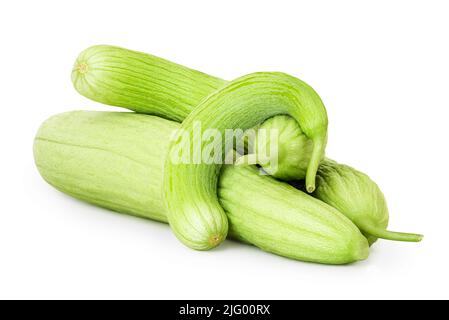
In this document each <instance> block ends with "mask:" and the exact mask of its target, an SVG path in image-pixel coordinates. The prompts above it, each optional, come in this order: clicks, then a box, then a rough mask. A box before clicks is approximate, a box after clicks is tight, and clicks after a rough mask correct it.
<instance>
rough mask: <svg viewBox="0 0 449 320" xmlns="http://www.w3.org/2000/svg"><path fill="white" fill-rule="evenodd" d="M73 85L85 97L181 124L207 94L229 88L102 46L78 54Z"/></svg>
mask: <svg viewBox="0 0 449 320" xmlns="http://www.w3.org/2000/svg"><path fill="white" fill-rule="evenodd" d="M72 82H73V85H74V87H75V89H76V90H77V91H78V92H79V93H80V94H82V95H83V96H85V97H87V98H89V99H92V100H94V101H97V102H101V103H104V104H108V105H112V106H117V107H124V108H127V109H130V110H134V111H136V112H140V113H147V114H154V115H158V116H161V117H164V118H167V119H171V120H176V121H182V120H184V118H185V117H187V115H188V114H189V113H190V112H191V111H192V110H193V108H194V107H195V106H196V105H197V104H198V103H199V102H200V101H201V100H203V99H204V98H205V97H206V96H207V95H209V94H210V93H212V92H214V91H215V90H217V89H219V88H220V87H222V86H224V85H225V84H226V81H225V80H221V79H218V78H215V77H212V76H209V75H207V74H204V73H201V72H199V71H196V70H192V69H189V68H186V67H183V66H181V65H179V64H176V63H173V62H170V61H167V60H164V59H161V58H158V57H155V56H153V55H150V54H146V53H141V52H137V51H131V50H126V49H123V48H119V47H114V46H107V45H100V46H93V47H90V48H87V49H86V50H84V51H83V52H81V53H80V55H79V56H78V58H77V59H76V62H75V65H74V66H73V69H72Z"/></svg>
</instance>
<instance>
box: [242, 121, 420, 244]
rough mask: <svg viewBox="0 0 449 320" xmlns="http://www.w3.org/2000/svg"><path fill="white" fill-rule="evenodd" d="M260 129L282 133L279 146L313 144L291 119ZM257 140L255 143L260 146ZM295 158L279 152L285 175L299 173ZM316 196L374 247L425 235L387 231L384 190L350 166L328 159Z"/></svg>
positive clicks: (323, 164)
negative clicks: (341, 215)
mask: <svg viewBox="0 0 449 320" xmlns="http://www.w3.org/2000/svg"><path fill="white" fill-rule="evenodd" d="M259 128H261V129H265V130H267V131H270V130H277V131H278V132H279V145H280V146H283V147H284V148H289V147H290V148H291V146H295V144H296V143H297V142H298V141H301V139H299V138H298V137H301V138H302V139H303V142H302V144H303V145H304V146H306V145H308V143H312V141H310V139H309V138H307V137H305V136H304V134H303V132H302V130H301V128H300V127H299V126H298V124H297V122H296V121H295V120H294V119H292V118H291V117H288V116H276V117H273V118H271V119H268V120H267V121H265V122H264V123H262V124H261V125H260V126H259ZM266 137H268V138H269V137H270V135H269V134H268V135H264V136H262V143H261V145H262V146H266V145H268V144H269V143H270V140H269V139H266ZM257 140H258V139H256V141H255V143H256V144H259V143H258V142H259V141H257ZM257 153H258V152H256V154H257ZM263 153H265V151H264V152H263ZM306 154H307V153H306ZM294 155H295V153H294V152H288V150H287V151H285V150H282V149H281V150H279V156H280V157H281V156H282V157H283V158H282V159H283V161H284V166H283V168H284V169H287V171H286V172H285V173H283V174H284V175H287V174H288V173H289V172H292V171H294V170H297V167H295V166H294V165H293V164H294V163H297V162H298V158H294ZM248 157H249V155H247V156H245V157H241V158H239V159H238V163H239V164H240V165H245V164H246V159H247V158H248ZM306 161H307V159H306ZM288 164H291V165H290V166H289V165H288ZM296 185H298V186H299V187H301V188H302V187H303V185H302V183H296ZM312 195H313V196H314V197H316V198H318V199H320V200H321V201H324V202H326V203H327V204H329V205H331V206H333V207H334V208H336V209H338V210H339V211H340V212H341V213H343V214H344V215H345V216H347V217H348V218H349V219H351V220H352V222H354V223H355V224H356V225H357V226H358V227H359V229H361V230H362V232H363V234H365V236H366V237H367V238H368V240H369V242H370V243H371V244H372V243H374V242H375V241H376V240H377V238H382V239H387V240H396V241H410V242H417V241H420V240H421V239H422V236H421V235H417V234H410V233H399V232H391V231H387V230H386V228H387V226H388V219H389V214H388V208H387V203H386V201H385V198H384V195H383V193H382V191H381V190H380V189H379V187H378V186H377V184H376V183H375V182H374V181H373V180H371V179H370V178H369V177H368V176H367V175H366V174H364V173H362V172H360V171H358V170H355V169H353V168H351V167H349V166H347V165H343V164H338V163H336V162H335V161H333V160H330V159H324V160H323V161H322V162H321V164H320V167H319V169H318V173H317V188H316V190H315V192H314V193H313V194H312Z"/></svg>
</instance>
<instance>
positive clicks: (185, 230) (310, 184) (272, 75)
mask: <svg viewBox="0 0 449 320" xmlns="http://www.w3.org/2000/svg"><path fill="white" fill-rule="evenodd" d="M278 114H288V115H290V116H292V118H293V119H295V120H296V121H297V122H298V123H299V124H300V126H301V129H302V131H303V132H304V134H305V135H306V136H307V137H308V138H309V139H311V140H312V143H313V149H312V153H311V157H310V161H309V163H308V167H307V173H306V188H307V191H308V192H312V191H314V189H315V175H316V171H317V169H318V166H319V163H320V161H321V159H322V158H323V155H324V150H325V146H326V137H327V114H326V109H325V108H324V105H323V103H322V102H321V99H320V97H319V96H318V95H317V94H316V92H315V91H314V90H313V89H312V88H311V87H310V86H308V85H307V84H306V83H304V82H302V81H301V80H299V79H297V78H294V77H291V76H289V75H287V74H284V73H277V72H259V73H254V74H249V75H246V76H244V77H241V78H238V79H236V80H234V81H232V82H230V83H229V84H227V85H226V86H224V87H223V88H221V89H219V90H217V91H215V92H214V93H212V94H211V95H209V96H208V97H207V98H206V99H205V100H203V101H202V102H201V103H200V104H199V105H198V106H197V107H196V108H195V109H194V110H193V111H192V112H191V113H190V114H189V115H188V116H187V118H186V119H185V120H184V121H183V122H182V124H181V127H180V130H179V134H178V136H177V137H175V138H174V139H173V141H172V144H171V148H170V151H169V154H170V155H169V156H168V157H167V161H166V164H165V180H164V181H165V183H164V198H165V202H166V205H167V208H168V218H169V222H170V226H171V227H172V229H173V231H174V233H175V234H176V236H177V237H178V238H179V239H180V240H181V241H182V242H183V243H184V244H185V245H187V246H189V247H190V248H193V249H198V250H207V249H210V248H213V247H215V246H217V245H218V244H219V243H220V242H221V241H223V240H224V239H225V238H226V235H227V219H226V215H225V213H224V211H223V208H222V207H221V205H220V203H219V202H218V198H217V181H218V176H219V169H220V166H221V164H220V160H223V159H224V155H226V154H227V153H228V152H229V151H230V150H231V148H232V145H229V144H226V143H224V142H223V141H222V139H213V140H212V141H209V140H206V141H205V140H201V141H198V140H199V139H198V138H197V137H196V136H198V134H199V137H202V136H203V134H205V132H206V131H207V130H209V129H213V130H215V131H216V132H217V133H218V134H219V136H220V137H225V135H226V134H225V130H228V129H241V130H246V129H249V128H251V127H254V126H255V125H257V124H259V123H261V122H263V121H264V120H266V119H268V118H270V117H272V116H274V115H278ZM198 125H199V126H200V128H199V130H198ZM196 131H198V132H199V133H197V132H196ZM181 135H182V136H184V137H186V136H187V137H188V140H187V147H188V152H189V154H190V157H189V158H190V159H192V158H194V157H195V154H194V153H195V152H197V150H196V146H195V145H196V144H199V143H200V144H201V150H205V149H207V148H208V147H210V146H211V145H212V146H214V147H212V149H216V148H215V146H218V147H219V148H221V153H220V154H216V157H217V158H218V161H214V163H211V164H209V163H204V162H203V161H201V162H200V163H193V161H192V160H191V161H188V162H187V163H178V162H174V161H173V160H172V159H173V158H175V154H174V153H176V154H177V153H179V140H180V139H179V137H180V136H181ZM231 142H232V141H231Z"/></svg>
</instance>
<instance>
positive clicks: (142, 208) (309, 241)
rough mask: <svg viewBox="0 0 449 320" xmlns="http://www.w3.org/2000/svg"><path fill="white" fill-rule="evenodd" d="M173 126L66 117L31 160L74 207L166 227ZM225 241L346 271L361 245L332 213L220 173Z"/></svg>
mask: <svg viewBox="0 0 449 320" xmlns="http://www.w3.org/2000/svg"><path fill="white" fill-rule="evenodd" d="M178 128H179V124H177V123H175V122H171V121H168V120H164V119H161V118H158V117H154V116H146V115H140V114H134V113H118V112H117V113H112V112H86V111H78V112H69V113H63V114H59V115H57V116H54V117H52V118H50V119H49V120H47V121H46V122H45V123H44V124H43V125H42V126H41V128H40V129H39V131H38V133H37V136H36V139H35V144H34V155H35V161H36V165H37V167H38V169H39V171H40V173H41V175H42V177H43V178H44V179H45V180H46V181H47V182H48V183H50V184H51V185H53V186H54V187H56V188H57V189H59V190H61V191H62V192H64V193H67V194H69V195H71V196H74V197H76V198H78V199H81V200H84V201H87V202H90V203H93V204H96V205H98V206H102V207H105V208H109V209H111V210H114V211H118V212H123V213H128V214H132V215H136V216H140V217H144V218H149V219H154V220H158V221H162V222H167V209H166V208H165V206H164V204H163V200H162V184H163V167H164V162H165V156H166V154H167V151H168V148H169V138H170V136H171V135H172V134H173V133H174V132H175V130H177V129H178ZM218 195H219V200H220V203H221V205H222V206H223V208H224V209H225V211H226V214H227V215H228V217H229V226H230V234H231V235H232V236H233V237H234V238H236V239H239V240H242V241H245V242H249V243H252V244H253V245H255V246H258V247H260V248H262V249H263V250H265V251H268V252H272V253H275V254H278V255H281V256H285V257H289V258H292V259H298V260H303V261H311V262H319V263H328V264H346V263H351V262H354V261H358V260H363V259H365V258H366V257H367V256H368V251H369V250H368V243H367V241H366V239H365V238H364V237H363V236H362V234H361V233H360V231H359V230H358V229H357V228H356V226H355V225H354V224H353V223H352V222H351V221H350V220H349V219H347V218H346V217H344V216H343V215H342V214H341V213H339V212H338V211H337V210H336V209H334V208H332V207H331V206H329V205H327V204H325V203H323V202H321V201H319V200H317V199H314V198H313V197H311V196H309V195H307V194H305V193H303V192H301V191H299V190H296V189H295V188H293V187H292V186H290V185H288V184H286V183H282V182H279V181H277V180H275V179H273V178H272V177H269V176H261V175H259V173H258V171H257V168H255V167H254V166H251V167H235V166H224V167H223V168H222V174H221V176H220V179H219V183H218Z"/></svg>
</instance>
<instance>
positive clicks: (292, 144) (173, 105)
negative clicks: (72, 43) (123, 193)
mask: <svg viewBox="0 0 449 320" xmlns="http://www.w3.org/2000/svg"><path fill="white" fill-rule="evenodd" d="M72 82H73V85H74V87H75V88H76V90H77V91H78V92H79V93H80V94H82V95H83V96H85V97H87V98H90V99H92V100H95V101H98V102H101V103H105V104H108V105H113V106H119V107H124V108H128V109H131V110H134V111H137V112H139V113H146V114H153V115H158V116H162V117H164V118H168V119H172V120H176V121H182V120H184V119H185V118H186V117H187V115H188V114H189V113H190V112H191V111H192V110H193V109H194V108H195V107H196V106H197V105H198V104H199V103H200V102H201V101H202V100H203V99H205V98H206V97H207V96H208V95H210V94H212V93H213V92H214V91H216V90H218V89H220V88H222V87H223V86H225V85H226V84H228V82H227V81H225V80H222V79H219V78H216V77H213V76H209V75H206V74H204V73H201V72H198V71H196V70H192V69H189V68H186V67H184V66H181V65H178V64H175V63H173V62H170V61H167V60H164V59H161V58H158V57H155V56H153V55H149V54H145V53H141V52H136V51H131V50H127V49H123V48H119V47H114V46H107V45H100V46H93V47H90V48H88V49H86V50H84V51H83V52H82V53H81V54H80V55H79V56H78V58H77V60H76V62H75V65H74V67H73V71H72ZM278 121H279V120H278ZM304 137H305V134H304V133H302V134H301V136H300V137H298V141H291V140H289V141H288V146H280V149H281V150H280V151H281V154H280V158H279V162H278V163H279V164H278V165H277V166H273V165H272V162H271V161H270V160H269V159H268V163H267V164H266V165H262V167H263V168H264V169H265V171H267V172H269V173H270V174H271V175H273V176H274V177H277V178H280V179H303V178H305V176H306V171H307V167H308V164H309V162H310V158H311V152H312V144H311V143H308V145H304ZM295 138H296V137H295ZM283 141H285V139H284V140H283ZM252 152H259V154H257V156H256V158H257V159H259V160H260V159H262V158H263V157H265V155H266V153H265V150H264V149H263V148H262V149H261V150H260V151H259V150H257V149H256V150H253V151H252ZM289 160H291V161H289ZM296 160H298V161H296ZM241 161H243V159H242V160H241ZM258 162H259V164H262V163H261V162H260V161H258ZM276 168H278V170H275V169H276Z"/></svg>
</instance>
